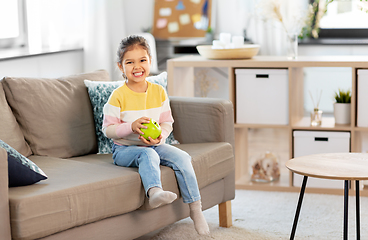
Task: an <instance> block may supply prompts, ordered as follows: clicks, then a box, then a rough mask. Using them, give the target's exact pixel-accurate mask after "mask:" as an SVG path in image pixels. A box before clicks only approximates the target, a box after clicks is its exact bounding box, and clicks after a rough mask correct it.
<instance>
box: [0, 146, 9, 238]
mask: <svg viewBox="0 0 368 240" xmlns="http://www.w3.org/2000/svg"><path fill="white" fill-rule="evenodd" d="M8 186H9V184H8V153H7V152H6V150H5V149H4V148H1V147H0V236H1V239H4V240H10V239H11V235H10V218H9V194H8V191H9V187H8Z"/></svg>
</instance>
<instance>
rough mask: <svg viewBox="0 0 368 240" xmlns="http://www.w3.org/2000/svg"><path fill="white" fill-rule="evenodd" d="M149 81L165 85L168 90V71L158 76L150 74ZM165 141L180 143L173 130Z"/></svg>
mask: <svg viewBox="0 0 368 240" xmlns="http://www.w3.org/2000/svg"><path fill="white" fill-rule="evenodd" d="M147 81H149V82H151V83H156V84H159V85H161V86H163V87H164V88H165V90H166V92H167V72H162V73H160V74H159V75H156V76H149V77H147ZM165 143H167V144H171V145H173V144H179V141H178V140H176V139H175V138H174V134H173V132H171V133H170V135H169V136H168V137H167V138H166V141H165Z"/></svg>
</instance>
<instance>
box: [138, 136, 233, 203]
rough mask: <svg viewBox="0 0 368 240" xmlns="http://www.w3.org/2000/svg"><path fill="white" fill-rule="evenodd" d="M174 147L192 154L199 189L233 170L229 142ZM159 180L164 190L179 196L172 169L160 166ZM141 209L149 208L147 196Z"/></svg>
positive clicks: (231, 151)
mask: <svg viewBox="0 0 368 240" xmlns="http://www.w3.org/2000/svg"><path fill="white" fill-rule="evenodd" d="M175 147H178V148H180V149H182V150H184V151H186V152H187V153H189V155H190V156H192V164H193V168H194V171H195V173H196V177H197V182H198V186H199V189H201V188H203V187H205V186H208V185H209V184H211V183H214V182H216V181H218V180H220V179H223V178H224V177H226V176H227V175H229V174H230V173H231V172H233V171H234V166H235V165H234V164H235V163H234V154H233V149H232V146H231V144H229V143H225V142H213V143H191V144H177V145H175ZM161 182H162V186H163V188H164V189H165V190H168V191H172V192H175V193H176V194H178V196H180V192H179V190H178V186H177V182H176V179H175V174H174V171H172V170H171V169H170V168H167V167H161ZM180 201H181V200H180ZM141 209H146V210H149V209H151V207H150V206H149V204H148V199H147V198H146V199H145V203H144V205H143V206H142V207H141Z"/></svg>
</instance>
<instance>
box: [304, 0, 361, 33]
mask: <svg viewBox="0 0 368 240" xmlns="http://www.w3.org/2000/svg"><path fill="white" fill-rule="evenodd" d="M366 1H367V0H366ZM313 2H314V0H309V3H310V4H312V3H313ZM367 14H368V13H367ZM318 38H322V39H326V38H334V39H336V38H339V39H359V38H368V28H320V29H319V34H318Z"/></svg>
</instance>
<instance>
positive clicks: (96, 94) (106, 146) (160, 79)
mask: <svg viewBox="0 0 368 240" xmlns="http://www.w3.org/2000/svg"><path fill="white" fill-rule="evenodd" d="M147 81H149V82H152V83H156V84H160V85H161V86H163V87H164V88H165V89H166V86H167V73H166V72H163V73H161V74H159V75H157V76H150V77H147ZM84 84H85V85H86V87H87V89H88V94H89V97H90V100H91V104H92V108H93V117H94V121H95V127H96V134H97V145H98V153H111V145H112V143H113V142H112V140H111V139H109V138H106V137H105V135H104V134H103V133H102V131H101V129H102V121H103V107H104V105H105V104H106V102H107V100H108V99H109V97H110V95H111V93H112V92H113V91H114V90H115V89H116V88H118V87H119V86H121V85H122V84H124V81H114V82H99V81H90V80H84ZM166 143H167V144H179V142H178V141H177V140H175V139H174V136H173V134H172V133H171V134H170V135H169V136H168V137H167V138H166Z"/></svg>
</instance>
